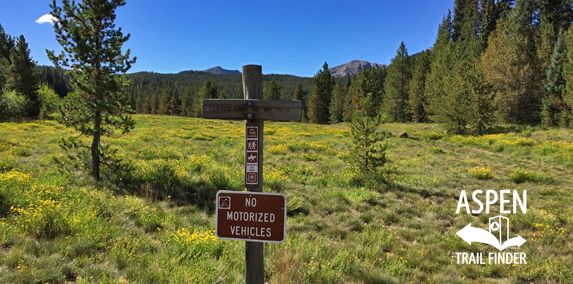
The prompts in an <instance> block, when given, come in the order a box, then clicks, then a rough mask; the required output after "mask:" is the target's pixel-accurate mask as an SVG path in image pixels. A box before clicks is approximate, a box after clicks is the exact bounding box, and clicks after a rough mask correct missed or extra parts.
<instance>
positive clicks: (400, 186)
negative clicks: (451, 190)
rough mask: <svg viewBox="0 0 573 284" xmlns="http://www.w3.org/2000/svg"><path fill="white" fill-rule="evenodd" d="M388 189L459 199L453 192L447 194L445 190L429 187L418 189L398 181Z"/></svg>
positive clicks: (426, 196)
mask: <svg viewBox="0 0 573 284" xmlns="http://www.w3.org/2000/svg"><path fill="white" fill-rule="evenodd" d="M387 190H388V191H394V192H408V193H414V194H417V195H419V196H421V197H423V198H430V197H441V198H444V199H450V198H451V199H454V200H456V201H458V197H457V196H455V195H453V194H447V193H444V192H431V191H429V190H427V189H417V188H414V187H411V186H407V185H403V184H397V183H392V184H390V185H389V186H388V187H387Z"/></svg>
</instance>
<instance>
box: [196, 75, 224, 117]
mask: <svg viewBox="0 0 573 284" xmlns="http://www.w3.org/2000/svg"><path fill="white" fill-rule="evenodd" d="M218 94H219V90H218V88H217V86H216V85H215V83H214V82H212V81H210V80H207V81H205V82H204V83H203V85H201V88H200V89H199V93H197V96H195V100H194V101H193V111H192V116H193V117H201V108H202V107H203V100H205V99H216V98H217V97H218Z"/></svg>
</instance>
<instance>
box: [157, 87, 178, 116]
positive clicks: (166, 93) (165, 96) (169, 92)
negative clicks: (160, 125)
mask: <svg viewBox="0 0 573 284" xmlns="http://www.w3.org/2000/svg"><path fill="white" fill-rule="evenodd" d="M174 96H175V92H174V91H173V89H172V88H170V87H165V88H163V91H161V96H160V99H159V110H158V114H162V115H172V112H173V109H172V107H173V106H172V105H171V100H172V99H173V97H174Z"/></svg>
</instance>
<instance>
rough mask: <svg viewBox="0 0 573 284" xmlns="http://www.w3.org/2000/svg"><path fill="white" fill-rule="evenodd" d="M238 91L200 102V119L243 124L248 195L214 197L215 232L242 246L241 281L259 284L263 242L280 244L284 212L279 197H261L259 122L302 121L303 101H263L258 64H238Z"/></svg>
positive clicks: (224, 193) (283, 200)
mask: <svg viewBox="0 0 573 284" xmlns="http://www.w3.org/2000/svg"><path fill="white" fill-rule="evenodd" d="M243 93H244V99H243V100H204V101H203V107H202V111H201V117H203V118H210V119H234V120H243V119H245V120H246V123H245V188H246V189H247V190H248V192H251V193H250V194H247V193H246V192H242V193H240V192H236V191H235V192H232V191H219V192H218V193H217V201H216V202H217V212H216V214H217V215H216V217H215V219H216V226H215V234H216V235H217V237H218V238H221V239H228V240H240V241H245V242H246V243H245V262H246V271H245V276H246V282H247V283H248V284H263V283H264V280H265V268H264V262H263V250H264V242H275V243H281V242H283V241H284V240H285V238H286V212H287V211H286V197H285V196H284V195H283V194H280V193H263V133H264V121H265V120H280V121H289V120H290V121H292V120H294V121H298V120H300V119H301V117H302V103H301V102H300V101H288V100H263V73H262V67H261V66H260V65H245V66H243ZM257 199H258V200H259V201H257Z"/></svg>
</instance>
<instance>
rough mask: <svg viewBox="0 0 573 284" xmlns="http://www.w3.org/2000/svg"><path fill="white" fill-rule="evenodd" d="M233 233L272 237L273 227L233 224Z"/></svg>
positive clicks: (246, 235)
mask: <svg viewBox="0 0 573 284" xmlns="http://www.w3.org/2000/svg"><path fill="white" fill-rule="evenodd" d="M231 234H232V235H235V236H245V237H267V238H268V237H270V236H271V228H258V227H243V226H231Z"/></svg>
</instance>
